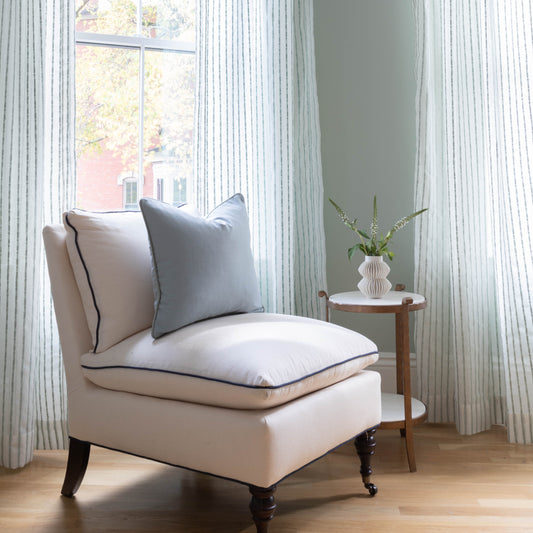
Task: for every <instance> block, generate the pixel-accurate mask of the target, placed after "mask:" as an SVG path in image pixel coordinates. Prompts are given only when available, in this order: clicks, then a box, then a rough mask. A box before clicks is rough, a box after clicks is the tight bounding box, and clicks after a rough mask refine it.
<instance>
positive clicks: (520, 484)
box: [0, 424, 533, 533]
mask: <svg viewBox="0 0 533 533" xmlns="http://www.w3.org/2000/svg"><path fill="white" fill-rule="evenodd" d="M376 437H377V443H378V449H377V452H376V456H375V460H374V475H373V481H374V482H375V483H376V485H377V486H378V488H379V493H378V495H377V496H376V497H374V498H370V497H369V496H368V493H367V492H366V491H365V490H364V488H363V486H362V483H361V481H360V476H359V474H358V469H359V464H358V462H357V461H356V457H355V452H354V451H353V447H352V446H351V445H345V446H342V447H341V448H339V449H338V450H337V451H335V452H333V453H331V454H329V455H328V456H326V457H325V458H323V459H321V460H320V461H318V462H316V463H314V464H312V465H310V466H308V467H307V468H305V469H303V470H302V471H300V472H298V473H296V474H295V475H293V476H291V477H290V478H288V479H286V480H285V481H283V482H282V483H281V484H280V486H279V488H278V491H277V502H278V511H277V513H276V516H275V518H274V521H273V522H272V524H271V526H270V531H271V533H282V532H283V533H293V532H301V533H304V532H305V533H325V532H327V533H348V532H357V531H365V532H366V531H368V532H392V533H396V532H404V531H405V532H407V531H408V532H424V533H425V532H438V531H454V530H457V531H468V532H476V531H480V532H481V531H483V532H493V531H494V532H513V531H520V532H524V531H526V532H527V531H531V532H533V446H520V445H511V444H508V443H507V442H506V436H505V432H504V430H503V429H501V428H493V429H492V430H491V431H488V432H485V433H482V434H479V435H474V436H472V437H462V436H459V435H458V434H457V432H456V431H455V429H454V428H453V427H452V426H449V425H429V424H425V425H422V426H418V427H416V428H415V448H416V460H417V466H418V472H416V473H409V472H408V468H407V460H406V458H405V453H404V448H403V442H402V441H401V439H400V437H399V432H398V431H392V430H390V431H383V430H382V431H378V432H377V434H376ZM65 461H66V452H64V451H39V452H36V454H35V460H34V461H33V462H32V463H31V464H30V465H29V466H27V467H25V468H23V469H21V470H18V471H7V470H2V469H0V531H1V532H2V533H7V532H9V533H11V532H17V533H18V532H30V531H31V532H35V533H41V532H46V533H62V532H83V533H84V532H87V533H93V532H104V531H105V532H107V531H113V532H140V531H143V532H154V533H163V532H175V533H198V532H202V533H212V532H213V533H214V532H217V533H225V532H241V533H253V532H254V531H255V528H254V527H253V525H252V522H251V517H250V514H249V511H248V502H249V494H248V491H247V488H246V487H245V486H242V485H239V484H237V483H232V482H229V481H224V480H220V479H216V478H212V477H209V476H205V475H200V474H195V473H192V472H188V471H185V470H181V469H178V468H173V467H170V466H165V465H160V464H157V463H153V462H150V461H146V460H143V459H139V458H135V457H131V456H127V455H125V454H119V453H116V452H111V451H107V450H102V449H99V448H95V447H93V449H92V452H91V459H90V461H89V467H88V469H87V474H86V476H85V480H84V482H83V484H82V486H81V488H80V490H79V492H78V494H77V496H76V497H75V498H73V499H67V498H63V497H61V496H60V495H59V490H60V488H61V484H62V480H63V474H64V468H65Z"/></svg>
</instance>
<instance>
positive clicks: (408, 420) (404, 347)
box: [396, 297, 416, 472]
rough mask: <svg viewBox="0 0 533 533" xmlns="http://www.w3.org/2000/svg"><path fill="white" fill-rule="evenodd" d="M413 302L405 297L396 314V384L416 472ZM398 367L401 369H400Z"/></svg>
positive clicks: (411, 467)
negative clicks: (413, 413) (412, 375)
mask: <svg viewBox="0 0 533 533" xmlns="http://www.w3.org/2000/svg"><path fill="white" fill-rule="evenodd" d="M412 302H413V300H412V299H411V298H408V297H406V298H404V299H403V301H402V310H401V311H400V312H399V313H398V314H397V315H396V367H397V375H396V379H397V381H396V384H397V388H398V394H403V398H404V411H405V425H404V428H403V429H402V430H400V432H401V435H402V437H404V438H405V448H406V452H407V461H408V462H409V470H410V471H411V472H416V462H415V451H414V443H413V417H412V411H411V365H410V361H409V356H410V346H409V304H410V303H412ZM398 369H400V370H399V371H398Z"/></svg>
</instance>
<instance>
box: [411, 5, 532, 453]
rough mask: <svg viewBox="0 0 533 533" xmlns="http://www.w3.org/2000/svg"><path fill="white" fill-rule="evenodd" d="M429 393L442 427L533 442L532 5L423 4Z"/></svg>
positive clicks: (420, 230)
mask: <svg viewBox="0 0 533 533" xmlns="http://www.w3.org/2000/svg"><path fill="white" fill-rule="evenodd" d="M414 8H415V16H416V20H417V40H418V43H417V44H418V94H417V123H418V132H417V133H418V141H417V142H418V151H417V168H416V177H415V191H416V206H417V208H420V207H421V206H424V207H429V208H430V216H428V217H424V219H420V220H417V221H416V241H415V242H416V246H415V267H416V272H415V284H416V290H417V292H420V293H422V294H425V295H426V297H427V299H428V301H429V306H428V308H427V309H426V310H425V311H424V313H422V314H421V316H420V317H417V328H416V333H415V339H416V340H415V342H416V353H417V357H418V366H417V368H418V387H419V391H420V395H421V399H422V400H423V401H424V402H426V404H427V405H428V411H429V420H430V421H433V422H452V421H454V422H455V423H456V425H457V427H458V429H459V431H460V432H461V433H463V434H471V433H476V432H479V431H483V430H485V429H488V428H490V426H491V425H492V424H506V425H507V427H508V432H509V439H510V440H511V441H512V442H521V443H526V442H527V443H531V442H533V425H532V421H533V400H531V398H533V350H532V349H533V316H532V292H533V266H532V264H533V263H532V260H531V246H532V244H533V242H532V241H533V239H532V235H533V233H532V228H533V225H532V224H531V221H532V220H533V189H532V186H533V185H532V184H533V176H532V173H531V161H530V159H531V154H532V153H533V139H532V135H533V122H532V101H531V93H532V89H533V77H531V76H528V73H530V72H531V67H532V65H533V39H532V25H531V20H532V18H531V17H532V13H531V4H530V2H524V1H517V2H497V1H493V0H485V1H482V2H479V1H478V0H465V1H463V2H448V1H445V0H415V1H414Z"/></svg>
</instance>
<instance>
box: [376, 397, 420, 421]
mask: <svg viewBox="0 0 533 533" xmlns="http://www.w3.org/2000/svg"><path fill="white" fill-rule="evenodd" d="M427 417H428V413H427V410H426V406H425V405H424V404H423V403H422V402H421V401H420V400H417V399H416V398H411V418H412V423H413V424H414V425H416V424H421V423H422V422H424V421H425V420H426V418H427ZM379 427H380V428H381V429H404V428H405V408H404V399H403V394H390V393H388V392H382V393H381V424H380V426H379Z"/></svg>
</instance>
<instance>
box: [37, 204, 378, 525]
mask: <svg viewBox="0 0 533 533" xmlns="http://www.w3.org/2000/svg"><path fill="white" fill-rule="evenodd" d="M76 215H79V216H80V217H81V218H80V220H81V221H82V222H80V220H76V222H75V224H76V225H77V228H76V231H74V232H72V234H70V233H71V232H70V231H66V230H65V227H64V226H61V225H54V226H47V227H46V228H45V229H44V232H43V235H44V243H45V249H46V256H47V260H48V270H49V274H50V279H51V284H52V294H53V299H54V306H55V311H56V316H57V323H58V327H59V333H60V338H61V346H62V352H63V361H64V366H65V373H66V380H67V388H68V419H69V420H68V425H69V436H70V449H69V457H68V464H67V471H66V476H65V481H64V485H63V488H62V491H61V492H62V494H63V495H64V496H67V497H71V496H73V495H74V493H75V492H76V491H77V490H78V488H79V486H80V484H81V481H82V479H83V475H84V473H85V469H86V467H87V463H88V460H89V451H90V446H91V445H92V444H93V445H96V446H101V447H105V448H109V449H113V450H117V451H121V452H125V453H129V454H133V455H137V456H141V457H146V458H149V459H153V460H155V461H159V462H162V463H168V464H170V465H175V466H179V467H182V468H187V469H190V470H194V471H198V472H203V473H208V474H212V475H214V476H219V477H222V478H227V479H231V480H235V481H237V482H240V483H243V484H245V485H248V486H249V489H250V492H251V493H252V500H251V504H250V508H251V511H252V514H253V519H254V521H255V523H256V525H257V531H259V532H266V531H267V528H268V523H269V521H270V520H271V518H272V516H273V514H274V510H275V507H276V505H275V502H274V496H273V494H274V491H275V489H276V484H277V483H278V482H279V481H281V480H282V479H283V478H285V477H287V476H288V475H290V474H291V473H292V472H295V471H296V470H298V469H300V468H302V467H303V466H305V465H307V464H309V463H311V462H312V461H315V460H316V459H318V458H320V457H322V456H323V455H324V454H326V453H327V452H329V451H330V450H332V449H334V448H336V447H337V446H339V445H341V444H343V443H345V442H346V441H349V440H351V439H354V438H355V444H356V448H357V452H358V454H359V456H360V458H361V474H362V478H363V482H364V485H365V487H366V488H367V489H368V490H369V492H370V494H371V495H374V494H375V493H376V492H377V489H376V487H375V485H374V484H373V483H372V482H371V481H370V474H371V467H370V457H371V455H373V453H374V446H375V441H374V432H375V428H376V427H377V426H378V425H379V423H380V419H381V404H380V378H379V374H377V373H376V372H371V371H365V370H363V369H364V368H365V367H366V366H367V365H369V364H371V363H373V362H374V361H376V359H377V350H376V346H375V345H374V344H373V343H372V342H371V341H369V340H368V339H366V338H365V337H363V336H361V335H359V334H358V333H355V332H353V331H350V330H347V329H344V328H341V327H338V326H335V325H332V324H329V323H326V322H322V321H316V320H311V319H307V318H300V317H295V316H286V315H277V314H269V313H241V314H233V315H228V316H221V317H217V318H211V319H208V320H203V321H199V322H196V323H193V324H190V325H187V326H185V327H183V328H181V329H178V330H177V331H174V332H172V333H169V334H167V335H164V336H162V337H161V338H158V339H154V338H153V337H152V334H151V328H150V320H151V319H152V316H153V313H154V307H153V296H152V284H151V283H152V280H151V273H150V250H149V247H148V241H147V237H146V230H143V226H142V218H141V217H140V214H139V213H131V214H124V216H123V217H120V218H121V222H120V223H118V226H120V227H118V226H117V224H115V222H114V221H112V222H111V223H109V221H106V222H105V224H102V225H100V226H99V227H98V231H97V232H96V234H95V235H96V237H95V238H96V241H98V239H101V240H99V241H98V242H99V244H98V243H96V244H95V242H92V244H91V242H90V239H91V238H90V236H89V237H87V240H86V241H85V242H84V240H83V239H84V238H85V236H84V231H85V230H86V229H87V228H83V227H82V226H83V220H82V219H83V216H86V215H87V214H83V213H77V214H76V213H73V212H72V216H71V218H75V217H76ZM104 218H105V217H104ZM111 218H113V217H111ZM93 222H94V220H93V221H92V222H90V223H91V224H92V223H93ZM75 224H74V223H73V224H72V226H74V225H75ZM98 224H99V222H98V220H97V222H96V225H97V226H98ZM121 224H122V226H121ZM69 228H71V226H69V225H67V230H68V229H69ZM117 228H118V229H117ZM93 229H94V228H93ZM117 234H118V235H121V238H120V239H118V240H115V237H116V236H117ZM124 235H127V236H128V239H124ZM82 237H83V238H82ZM69 239H72V241H71V242H70V243H69ZM102 243H103V244H102ZM85 245H87V246H85ZM93 245H94V246H93ZM99 245H103V246H104V249H100V250H99V249H98V246H99ZM69 246H70V247H71V248H70V249H69ZM84 246H85V248H84ZM91 246H93V248H91ZM76 247H77V249H76ZM142 250H144V252H143V251H142ZM76 252H77V253H80V254H81V255H80V257H78V258H75V255H72V254H73V253H74V254H75V253H76ZM143 253H144V255H143ZM99 254H100V255H99ZM113 254H115V255H114V256H113ZM110 256H113V258H112V259H110ZM73 258H75V259H73ZM79 258H81V259H82V261H81V266H80V264H77V263H78V259H79ZM80 268H81V270H79V269H80ZM114 268H115V269H116V268H118V269H119V270H118V271H117V270H113V269H114ZM77 269H78V271H77ZM80 272H81V273H83V274H84V275H85V276H86V279H87V280H89V292H87V290H88V289H87V285H86V284H84V283H82V279H81V278H80V276H79V274H80ZM117 272H120V275H118V274H117ZM121 291H122V292H121ZM144 296H146V298H149V300H148V303H147V300H146V299H144V300H143V298H144ZM91 301H92V304H94V305H95V306H96V307H95V309H96V311H97V313H96V315H94V311H95V309H91V308H90V306H89V307H88V305H89V304H90V303H91ZM88 302H89V304H88ZM146 305H148V310H147V309H146ZM113 306H115V307H113ZM91 313H92V314H91ZM146 317H148V324H146V323H144V324H143V320H144V321H145V322H146ZM95 321H96V322H95ZM95 324H96V331H95V330H94V327H93V326H94V325H95ZM140 326H144V327H140ZM95 333H96V337H97V339H96V338H95ZM115 333H117V335H114V334H115ZM95 340H96V344H99V349H98V348H95ZM108 344H109V346H107V345H108Z"/></svg>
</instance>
